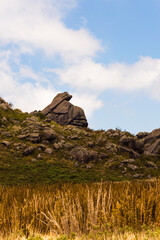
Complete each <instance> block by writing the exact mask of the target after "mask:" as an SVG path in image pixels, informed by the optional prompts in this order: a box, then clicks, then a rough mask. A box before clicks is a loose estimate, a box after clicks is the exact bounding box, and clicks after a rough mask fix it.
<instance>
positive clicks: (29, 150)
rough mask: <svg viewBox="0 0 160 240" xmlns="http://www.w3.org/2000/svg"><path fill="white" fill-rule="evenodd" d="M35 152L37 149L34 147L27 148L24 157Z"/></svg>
mask: <svg viewBox="0 0 160 240" xmlns="http://www.w3.org/2000/svg"><path fill="white" fill-rule="evenodd" d="M34 150H35V147H33V146H29V147H27V148H26V149H25V150H24V151H23V156H28V155H30V154H32V153H33V152H34Z"/></svg>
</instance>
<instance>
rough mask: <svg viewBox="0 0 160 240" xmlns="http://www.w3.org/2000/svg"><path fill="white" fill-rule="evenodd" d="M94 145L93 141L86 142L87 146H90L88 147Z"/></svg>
mask: <svg viewBox="0 0 160 240" xmlns="http://www.w3.org/2000/svg"><path fill="white" fill-rule="evenodd" d="M94 145H95V143H94V142H88V144H87V146H88V147H90V148H93V147H94Z"/></svg>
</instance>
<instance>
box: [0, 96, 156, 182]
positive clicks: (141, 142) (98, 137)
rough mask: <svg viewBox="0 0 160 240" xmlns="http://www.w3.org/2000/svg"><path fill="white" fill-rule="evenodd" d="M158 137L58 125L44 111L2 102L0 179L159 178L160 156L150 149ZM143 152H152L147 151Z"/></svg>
mask: <svg viewBox="0 0 160 240" xmlns="http://www.w3.org/2000/svg"><path fill="white" fill-rule="evenodd" d="M0 100H1V99H0ZM1 101H2V100H1ZM158 131H159V130H158ZM143 135H144V136H143ZM152 135H153V136H152ZM145 136H147V137H145ZM159 138H160V132H158V133H157V132H156V135H155V134H152V133H151V134H148V135H145V133H141V134H139V135H138V136H133V135H132V134H130V133H129V132H126V131H121V130H119V129H116V130H111V129H110V130H108V131H104V130H98V131H93V130H91V129H89V128H77V127H74V126H60V125H58V124H57V123H55V122H48V120H47V119H46V117H45V115H44V114H42V113H41V112H34V113H32V114H28V113H22V112H21V110H18V109H15V110H13V109H12V108H11V107H9V105H7V103H6V102H5V101H4V100H3V101H2V103H1V102H0V183H1V184H3V185H15V184H27V183H30V184H37V183H46V184H52V183H56V182H62V183H63V182H75V183H81V182H100V181H107V180H111V181H122V180H131V179H146V178H152V177H157V176H160V154H159V151H158V152H156V154H153V153H154V152H153V153H152V151H151V150H153V147H152V145H153V144H155V141H159ZM148 139H149V140H148ZM157 139H158V140H157ZM147 144H148V145H147ZM148 146H149V147H148ZM150 146H151V147H152V149H150ZM156 146H159V145H156ZM155 149H156V150H155ZM145 151H146V152H147V151H150V152H149V154H148V152H147V154H143V152H145ZM154 151H157V147H156V148H154ZM124 161H128V162H124Z"/></svg>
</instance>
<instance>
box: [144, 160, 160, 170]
mask: <svg viewBox="0 0 160 240" xmlns="http://www.w3.org/2000/svg"><path fill="white" fill-rule="evenodd" d="M146 167H148V168H156V169H157V168H158V166H157V164H155V163H154V162H152V161H147V162H146Z"/></svg>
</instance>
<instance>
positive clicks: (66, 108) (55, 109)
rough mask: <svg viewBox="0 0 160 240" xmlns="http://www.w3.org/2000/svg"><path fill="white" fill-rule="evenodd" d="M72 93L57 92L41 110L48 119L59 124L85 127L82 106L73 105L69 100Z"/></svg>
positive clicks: (85, 121) (85, 120) (86, 124)
mask: <svg viewBox="0 0 160 240" xmlns="http://www.w3.org/2000/svg"><path fill="white" fill-rule="evenodd" d="M71 98H72V95H69V94H68V93H67V92H64V93H59V94H57V96H56V97H55V98H54V99H53V101H52V102H51V104H49V105H48V106H47V107H46V108H44V109H43V110H42V113H43V114H45V115H46V116H47V118H48V120H50V121H55V122H57V123H58V124H60V125H75V126H78V127H87V126H88V123H87V119H86V116H85V113H84V111H83V109H82V108H80V107H77V106H74V105H73V104H71V103H70V102H69V101H70V99H71Z"/></svg>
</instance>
